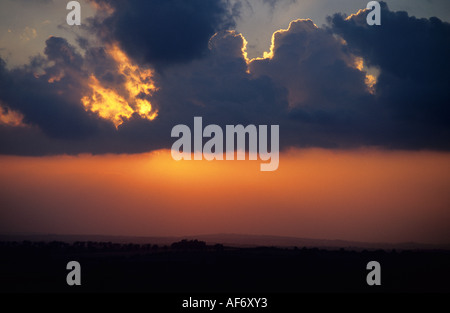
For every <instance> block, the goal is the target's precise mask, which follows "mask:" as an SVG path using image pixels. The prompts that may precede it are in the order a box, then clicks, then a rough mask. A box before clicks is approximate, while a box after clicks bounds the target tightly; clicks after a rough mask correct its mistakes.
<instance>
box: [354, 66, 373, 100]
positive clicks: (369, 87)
mask: <svg viewBox="0 0 450 313" xmlns="http://www.w3.org/2000/svg"><path fill="white" fill-rule="evenodd" d="M354 67H355V68H356V69H357V70H359V71H361V72H365V74H366V77H365V79H364V83H365V84H366V86H367V90H368V91H369V92H370V93H371V94H375V85H376V83H377V76H376V73H375V71H372V72H374V73H373V74H369V73H368V69H367V68H366V67H365V65H364V60H363V58H361V57H355V63H354Z"/></svg>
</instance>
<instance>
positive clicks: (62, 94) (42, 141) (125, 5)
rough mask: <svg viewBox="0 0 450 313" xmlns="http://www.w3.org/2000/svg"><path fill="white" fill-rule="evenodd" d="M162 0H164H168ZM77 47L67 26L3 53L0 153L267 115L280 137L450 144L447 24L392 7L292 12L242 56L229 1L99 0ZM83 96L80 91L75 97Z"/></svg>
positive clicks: (353, 143) (133, 140)
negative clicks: (22, 60) (41, 42)
mask: <svg viewBox="0 0 450 313" xmlns="http://www.w3.org/2000/svg"><path fill="white" fill-rule="evenodd" d="M169 2H170V3H169ZM95 4H96V5H97V7H98V13H97V16H96V17H94V18H93V19H91V20H90V23H89V25H87V26H86V32H87V33H88V34H89V35H94V36H95V38H96V40H94V41H93V40H88V39H87V38H88V36H87V37H86V38H80V39H79V43H80V46H81V47H82V48H83V51H77V50H76V49H75V48H74V47H73V46H71V45H70V44H69V43H68V42H67V41H66V40H65V39H64V38H59V37H51V38H49V39H48V40H47V41H46V48H45V50H44V54H43V55H39V56H36V57H34V58H33V59H31V60H30V62H29V64H28V65H26V66H24V67H21V68H15V69H11V70H10V69H8V68H7V66H6V63H5V62H4V61H3V60H1V62H0V105H1V106H2V110H0V112H3V115H5V113H4V112H15V114H16V115H14V116H20V117H21V121H20V123H6V122H1V121H2V120H5V118H4V117H3V118H2V119H0V122H1V123H0V153H2V154H23V155H48V154H77V153H94V154H97V153H138V152H145V151H151V150H155V149H161V148H170V146H171V144H172V142H173V139H172V138H171V137H170V130H171V129H172V127H173V126H175V125H177V124H179V123H183V124H187V125H192V124H193V117H194V116H202V117H203V121H204V123H205V124H212V123H215V124H218V125H221V126H224V125H226V124H233V125H236V124H244V125H246V124H278V125H280V144H281V147H282V148H288V147H293V146H295V147H325V148H354V147H362V146H377V147H382V148H388V149H436V150H448V149H450V140H449V139H450V111H449V106H448V103H450V90H449V88H448V86H449V85H450V78H449V76H448V74H447V73H448V72H449V70H450V61H449V59H448V55H450V42H449V40H448V38H450V24H448V23H445V22H442V21H440V20H439V19H437V18H430V19H417V18H415V17H412V16H408V14H407V13H406V12H392V11H390V10H389V8H388V7H387V5H386V4H385V3H382V13H381V14H382V25H381V26H368V25H367V24H366V22H365V20H366V15H367V11H366V10H361V11H359V12H358V13H356V14H354V15H351V16H350V17H346V16H343V15H341V14H335V15H333V16H330V17H329V18H328V25H327V26H326V27H322V28H319V27H317V26H316V25H314V23H313V21H311V20H301V19H300V20H296V21H292V22H291V24H290V25H289V27H288V29H285V30H280V31H277V32H276V33H274V35H273V38H272V47H271V51H269V52H268V53H266V54H265V56H264V57H263V58H257V59H253V60H249V59H247V57H246V53H245V47H246V44H247V42H246V40H245V38H244V37H243V36H242V35H241V34H238V33H236V32H235V31H234V30H233V27H234V19H235V18H237V16H238V14H239V12H238V11H239V10H238V6H235V7H232V6H231V5H230V4H229V3H228V2H226V1H219V0H217V1H208V4H207V5H205V4H204V2H203V1H188V2H186V1H178V0H171V1H151V2H150V1H148V2H141V1H127V2H113V1H107V0H96V1H95ZM83 99H84V101H82V100H83Z"/></svg>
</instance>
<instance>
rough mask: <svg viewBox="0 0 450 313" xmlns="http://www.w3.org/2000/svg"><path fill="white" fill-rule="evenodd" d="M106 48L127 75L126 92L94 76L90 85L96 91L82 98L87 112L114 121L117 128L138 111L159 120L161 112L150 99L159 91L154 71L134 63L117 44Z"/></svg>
mask: <svg viewBox="0 0 450 313" xmlns="http://www.w3.org/2000/svg"><path fill="white" fill-rule="evenodd" d="M106 51H107V53H108V54H109V55H110V56H111V57H112V58H113V59H114V61H116V64H117V71H118V73H119V74H121V75H123V77H124V78H125V82H124V84H123V88H124V90H125V91H126V92H125V93H122V94H119V92H118V91H117V90H113V89H110V88H106V87H104V86H102V84H101V83H100V82H99V80H98V79H97V78H96V77H95V76H94V75H91V77H90V82H89V86H90V87H91V89H92V93H91V94H90V95H89V96H84V97H83V98H82V99H81V101H82V103H83V105H84V107H85V109H86V111H88V110H89V111H91V112H95V113H97V114H98V115H99V116H100V117H102V118H104V119H107V120H110V121H111V122H113V123H114V125H115V126H116V128H117V127H119V126H120V125H121V124H122V123H123V122H124V120H125V119H129V118H130V117H131V116H132V115H133V114H134V113H137V114H139V115H140V116H141V117H142V118H145V119H148V120H153V119H155V118H156V116H157V115H158V112H157V111H156V110H152V105H151V103H150V101H149V100H148V99H147V98H148V97H149V96H151V95H152V93H153V92H154V91H155V90H157V88H156V87H155V85H154V83H153V81H152V75H153V73H152V71H151V70H150V69H141V68H139V67H138V66H137V65H135V64H133V63H132V62H131V60H130V59H129V58H128V57H127V55H126V54H125V53H124V52H123V51H122V50H120V48H119V46H118V45H117V44H115V45H112V46H109V47H108V48H107V50H106Z"/></svg>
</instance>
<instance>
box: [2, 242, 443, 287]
mask: <svg viewBox="0 0 450 313" xmlns="http://www.w3.org/2000/svg"><path fill="white" fill-rule="evenodd" d="M72 260H75V261H78V262H79V263H80V264H81V273H82V274H81V277H82V279H81V281H82V284H81V286H68V285H67V284H66V275H67V273H68V272H69V271H68V270H66V264H67V263H68V262H69V261H72ZM373 260H375V261H378V262H379V263H380V264H381V268H382V271H381V277H382V285H381V286H368V285H367V283H366V275H367V273H368V272H369V271H368V270H366V265H367V263H368V262H369V261H373ZM0 261H1V262H0V263H1V266H0V280H1V281H2V284H1V287H0V288H1V290H0V291H1V292H152V293H153V292H155V293H159V292H169V293H177V292H193V293H194V292H199V293H204V292H207V293H210V292H251V293H281V292H282V293H297V292H339V293H341V292H364V293H365V292H449V291H450V287H449V284H448V282H449V281H450V267H449V265H450V251H449V250H445V249H390V250H381V249H362V248H359V249H353V248H330V249H325V248H311V247H308V248H306V247H271V246H266V247H264V246H258V247H236V246H235V247H230V246H227V245H224V244H220V243H215V244H209V243H206V242H205V241H201V240H197V239H184V240H180V241H176V242H173V243H172V244H164V245H161V244H153V243H123V242H122V243H117V242H111V241H110V242H106V241H103V242H102V241H73V242H69V241H66V242H64V241H47V242H46V241H30V240H24V241H6V240H5V238H4V237H2V241H0Z"/></svg>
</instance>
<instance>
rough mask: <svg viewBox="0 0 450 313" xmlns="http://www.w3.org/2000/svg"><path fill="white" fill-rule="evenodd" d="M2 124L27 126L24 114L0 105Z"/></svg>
mask: <svg viewBox="0 0 450 313" xmlns="http://www.w3.org/2000/svg"><path fill="white" fill-rule="evenodd" d="M0 125H7V126H13V127H24V126H26V125H25V124H24V122H23V115H22V114H21V113H20V112H17V111H13V110H11V109H9V108H6V107H5V106H1V105H0Z"/></svg>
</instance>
